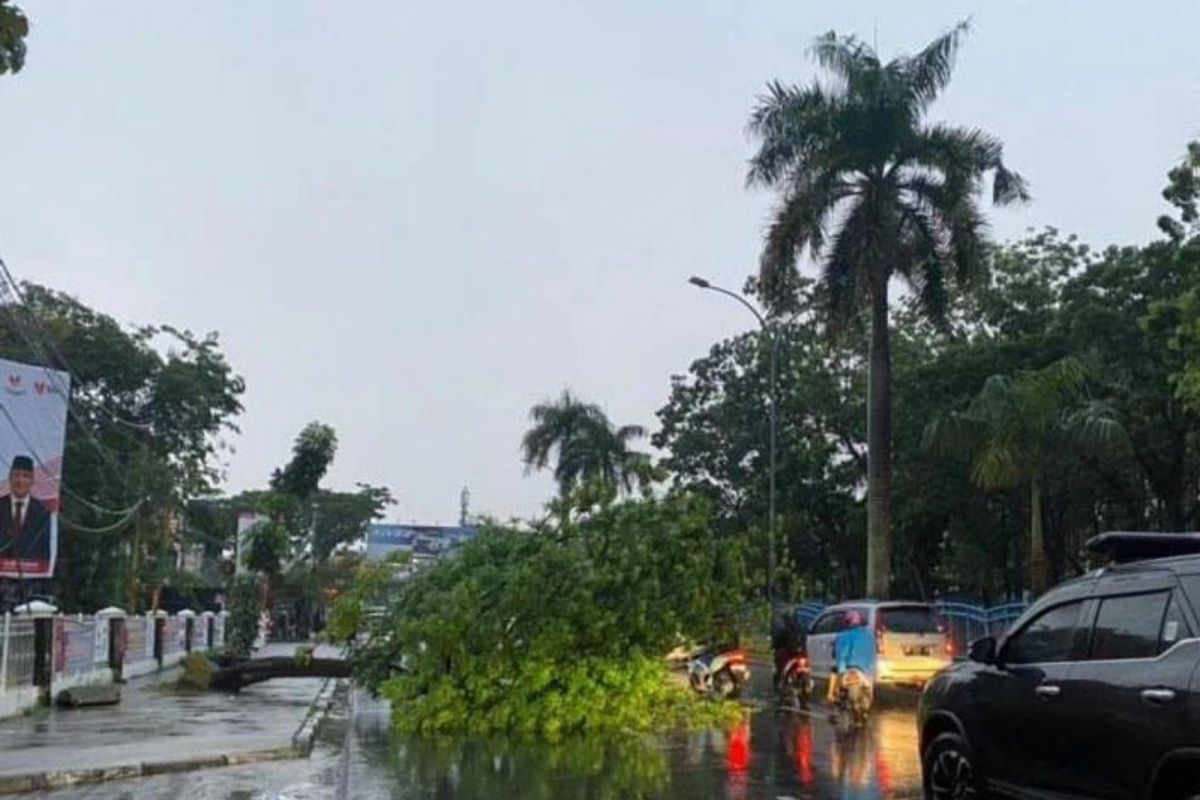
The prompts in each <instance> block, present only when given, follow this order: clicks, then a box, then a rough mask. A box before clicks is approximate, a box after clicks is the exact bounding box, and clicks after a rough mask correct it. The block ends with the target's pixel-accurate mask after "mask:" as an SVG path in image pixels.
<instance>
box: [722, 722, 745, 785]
mask: <svg viewBox="0 0 1200 800" xmlns="http://www.w3.org/2000/svg"><path fill="white" fill-rule="evenodd" d="M725 766H726V767H727V768H728V769H729V772H730V773H731V774H733V775H742V774H745V772H746V771H747V770H748V769H749V768H750V723H749V722H748V721H747V722H742V723H740V724H739V725H738V726H737V727H736V728H734V729H733V730H732V731H730V733H729V746H728V747H727V748H726V749H725Z"/></svg>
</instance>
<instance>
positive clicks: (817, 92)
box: [746, 81, 839, 186]
mask: <svg viewBox="0 0 1200 800" xmlns="http://www.w3.org/2000/svg"><path fill="white" fill-rule="evenodd" d="M838 109H839V102H838V99H837V98H836V97H835V96H833V95H831V94H829V93H828V92H826V91H825V90H824V89H823V88H822V87H821V86H820V85H819V84H816V83H813V84H811V85H809V86H806V87H798V86H784V85H783V84H781V83H779V82H778V81H773V82H771V83H769V84H767V93H766V94H765V95H762V96H760V97H759V99H758V104H757V105H756V106H755V108H754V110H753V111H752V112H751V114H750V122H749V124H748V126H747V127H748V130H749V132H750V134H751V135H752V136H755V137H756V138H758V139H759V140H760V142H761V143H760V145H759V149H758V152H757V153H755V154H754V156H753V157H752V158H751V159H750V168H749V170H748V171H747V173H746V185H747V186H756V185H761V186H774V185H775V184H776V183H778V182H780V181H781V180H783V179H784V177H785V176H787V174H788V173H789V172H790V171H791V170H792V169H794V168H795V167H796V166H797V165H799V164H802V163H811V162H815V161H818V160H820V159H818V158H815V156H816V154H817V153H818V152H819V151H821V150H825V149H828V148H829V147H830V145H831V139H832V136H833V134H834V132H835V131H836V128H837V126H836V119H837V114H838Z"/></svg>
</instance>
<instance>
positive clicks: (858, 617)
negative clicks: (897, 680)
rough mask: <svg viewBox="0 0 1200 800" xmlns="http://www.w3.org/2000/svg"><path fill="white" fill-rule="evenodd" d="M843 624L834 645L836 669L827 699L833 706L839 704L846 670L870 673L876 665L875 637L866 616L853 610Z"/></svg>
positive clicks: (830, 680)
mask: <svg viewBox="0 0 1200 800" xmlns="http://www.w3.org/2000/svg"><path fill="white" fill-rule="evenodd" d="M843 624H844V626H845V627H843V628H842V632H841V633H839V634H838V635H837V639H835V640H834V643H833V654H834V667H833V674H831V675H830V676H829V693H828V695H827V697H826V699H827V700H828V701H829V703H830V704H831V705H832V704H834V703H836V702H837V699H838V691H839V689H840V688H841V685H842V681H841V677H842V675H845V674H846V670H848V669H859V670H862V671H863V672H866V673H869V672H870V671H871V668H872V667H873V666H874V664H875V637H874V636H872V635H871V631H869V630H868V629H867V618H866V616H864V615H863V613H862V612H861V611H859V610H858V609H854V608H852V609H850V610H849V611H847V612H846V615H845V617H844V618H843Z"/></svg>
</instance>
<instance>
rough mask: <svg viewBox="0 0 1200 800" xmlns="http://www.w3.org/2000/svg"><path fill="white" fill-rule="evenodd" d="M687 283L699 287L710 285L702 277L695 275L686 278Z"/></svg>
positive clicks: (709, 286)
mask: <svg viewBox="0 0 1200 800" xmlns="http://www.w3.org/2000/svg"><path fill="white" fill-rule="evenodd" d="M688 283H690V284H691V285H692V286H699V287H700V288H701V289H709V288H711V287H712V284H711V283H709V282H708V281H706V280H704V278H698V277H696V276H695V275H693V276H692V277H690V278H688Z"/></svg>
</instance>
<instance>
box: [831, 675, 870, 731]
mask: <svg viewBox="0 0 1200 800" xmlns="http://www.w3.org/2000/svg"><path fill="white" fill-rule="evenodd" d="M874 696H875V691H874V689H873V688H872V686H871V679H870V678H869V677H868V676H867V673H865V672H863V671H862V670H861V669H858V668H857V667H851V668H850V669H848V670H846V672H845V673H844V674H843V675H842V680H841V685H840V686H839V689H838V699H837V707H838V710H839V711H841V712H843V713H844V714H845V715H846V716H847V717H848V718H849V720H850V725H851V726H852V727H855V728H861V727H863V726H864V725H866V724H867V715H868V714H869V713H871V704H872V703H873V702H874Z"/></svg>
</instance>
